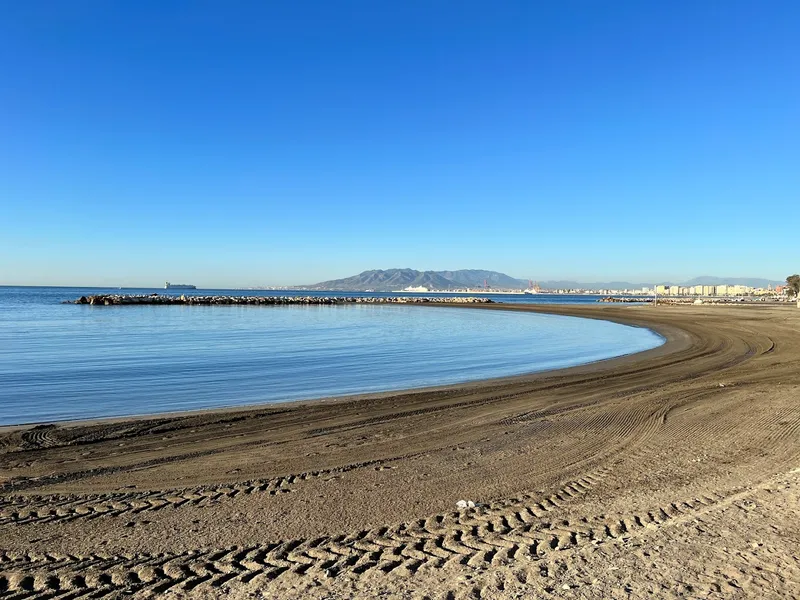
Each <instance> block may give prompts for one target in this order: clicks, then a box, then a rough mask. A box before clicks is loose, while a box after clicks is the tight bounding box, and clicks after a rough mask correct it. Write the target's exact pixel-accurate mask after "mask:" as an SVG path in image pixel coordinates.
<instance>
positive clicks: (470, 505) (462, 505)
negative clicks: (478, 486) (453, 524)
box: [456, 500, 480, 510]
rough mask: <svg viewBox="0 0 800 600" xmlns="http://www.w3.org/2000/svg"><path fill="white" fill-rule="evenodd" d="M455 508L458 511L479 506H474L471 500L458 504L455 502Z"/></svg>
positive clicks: (460, 501)
mask: <svg viewBox="0 0 800 600" xmlns="http://www.w3.org/2000/svg"><path fill="white" fill-rule="evenodd" d="M456 506H457V507H458V508H459V509H461V510H463V509H465V508H476V507H478V506H480V504H476V503H475V502H473V501H472V500H459V501H458V502H456Z"/></svg>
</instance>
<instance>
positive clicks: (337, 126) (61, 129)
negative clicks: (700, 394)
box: [0, 0, 800, 287]
mask: <svg viewBox="0 0 800 600" xmlns="http://www.w3.org/2000/svg"><path fill="white" fill-rule="evenodd" d="M798 31H800V2H797V1H796V0H786V1H772V0H766V1H757V0H753V1H751V2H742V1H737V0H706V1H704V0H690V1H676V0H668V1H663V2H656V1H652V2H650V1H641V0H618V1H611V2H598V1H595V0H584V1H575V0H551V1H547V2H545V1H542V2H535V1H530V0H520V1H516V2H513V1H501V2H474V1H467V0H459V1H453V2H443V1H442V2H439V1H436V0H433V1H432V0H402V1H394V2H389V1H386V2H381V1H379V2H376V1H374V0H363V1H349V0H342V1H337V2H330V1H328V0H321V1H306V2H272V1H254V2H236V1H231V2H223V1H216V2H211V1H202V0H197V1H195V0H185V1H180V2H178V1H172V0H137V1H135V2H108V1H106V0H75V1H62V0H52V1H44V0H41V1H31V2H2V3H0V74H1V75H0V284H56V285H61V284H76V285H142V286H154V285H161V283H162V282H163V281H164V280H165V279H169V280H171V281H177V282H188V283H194V284H196V285H198V286H202V287H226V286H250V285H288V284H293V283H312V282H315V281H319V280H323V279H330V278H335V277H343V276H347V275H351V274H354V273H357V272H360V271H362V270H365V269H371V268H391V267H411V268H417V269H458V268H484V269H493V270H498V271H504V272H507V273H509V274H510V275H513V276H517V277H525V278H528V277H530V278H534V279H538V280H546V279H555V278H559V279H577V280H581V281H597V280H608V279H627V280H645V281H648V280H656V279H661V280H684V279H688V278H691V277H694V276H697V275H719V276H763V277H769V278H774V279H782V278H784V277H785V276H786V275H788V274H790V273H794V272H797V271H798V270H800V249H799V248H800V246H798V233H797V231H798V226H799V225H800V202H799V201H798V200H800V198H799V196H800V135H798V133H799V132H800V34H798Z"/></svg>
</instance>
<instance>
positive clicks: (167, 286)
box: [164, 281, 197, 290]
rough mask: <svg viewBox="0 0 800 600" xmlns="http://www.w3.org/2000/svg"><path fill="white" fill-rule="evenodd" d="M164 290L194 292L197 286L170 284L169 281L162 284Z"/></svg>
mask: <svg viewBox="0 0 800 600" xmlns="http://www.w3.org/2000/svg"><path fill="white" fill-rule="evenodd" d="M164 289H165V290H196V289H197V286H195V285H189V284H187V283H170V282H169V281H166V282H164Z"/></svg>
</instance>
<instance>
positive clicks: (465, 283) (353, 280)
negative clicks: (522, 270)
mask: <svg viewBox="0 0 800 600" xmlns="http://www.w3.org/2000/svg"><path fill="white" fill-rule="evenodd" d="M484 280H485V281H486V283H487V284H488V285H489V286H490V287H493V288H502V289H523V288H525V287H527V285H528V282H527V281H526V280H522V279H515V278H513V277H509V276H508V275H506V274H505V273H498V272H496V271H482V270H477V269H464V270H460V271H416V270H414V269H386V270H382V269H377V270H373V271H364V272H363V273H359V274H358V275H353V276H352V277H346V278H344V279H333V280H331V281H322V282H320V283H315V284H313V285H306V286H302V288H301V289H309V290H343V291H346V290H350V291H364V290H374V291H376V292H389V291H392V290H402V289H403V288H406V287H409V286H411V287H426V288H428V289H429V290H448V289H458V288H467V287H469V288H478V287H483V282H484Z"/></svg>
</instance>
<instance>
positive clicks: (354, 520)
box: [0, 305, 800, 599]
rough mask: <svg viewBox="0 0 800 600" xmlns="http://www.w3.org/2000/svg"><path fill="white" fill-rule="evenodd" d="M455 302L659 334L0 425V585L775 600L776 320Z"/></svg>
mask: <svg viewBox="0 0 800 600" xmlns="http://www.w3.org/2000/svg"><path fill="white" fill-rule="evenodd" d="M418 310H438V307H437V306H420V307H419V308H418ZM462 310H513V311H523V312H524V311H529V312H541V313H553V314H560V315H571V316H581V317H589V318H599V319H609V320H613V321H617V322H620V323H625V324H632V325H638V326H644V327H649V328H652V329H654V330H655V331H657V332H659V333H660V334H662V335H663V336H665V337H666V339H667V342H666V343H665V344H664V345H663V346H661V347H659V348H656V349H653V350H649V351H646V352H643V353H639V354H636V355H631V356H627V357H622V358H618V359H613V360H609V361H603V362H600V363H595V364H591V365H584V366H581V367H575V368H571V369H564V370H561V371H551V372H547V373H541V374H536V375H526V376H518V377H511V378H505V379H496V380H490V381H484V382H478V383H470V384H463V385H457V386H448V387H442V388H437V389H426V390H418V391H408V392H402V393H385V394H377V395H369V396H361V397H348V398H342V399H332V400H319V401H309V402H298V403H285V404H277V405H269V406H266V407H260V408H245V409H234V410H220V411H207V412H202V413H196V414H178V415H167V416H158V417H146V418H136V419H116V420H109V421H97V422H85V423H70V424H59V425H57V426H52V425H51V426H39V427H35V428H31V427H28V428H16V429H15V428H5V429H3V430H0V486H2V487H1V488H0V494H1V495H0V597H8V598H61V599H67V598H79V597H80V598H83V597H86V598H89V597H92V598H115V597H122V596H124V595H128V594H132V593H133V594H135V595H136V596H137V597H165V596H167V597H176V598H178V597H226V598H229V597H233V598H350V597H376V596H377V597H385V598H419V599H422V598H432V599H433V598H436V599H439V598H441V599H457V598H458V599H460V598H534V597H535V598H539V597H542V598H548V597H557V598H654V597H655V598H698V597H700V598H739V597H741V598H745V597H747V598H794V597H800V344H798V340H800V310H797V309H796V308H795V307H794V306H789V305H787V306H659V307H652V306H616V305H602V306H601V305H598V306H595V305H574V306H567V305H560V306H529V305H518V306H507V305H506V306H503V305H488V306H464V307H463V308H462ZM464 351H465V352H469V348H465V349H464ZM459 500H467V501H472V502H474V503H476V506H475V507H474V508H467V509H462V510H459V509H457V506H456V503H457V502H458V501H459Z"/></svg>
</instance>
